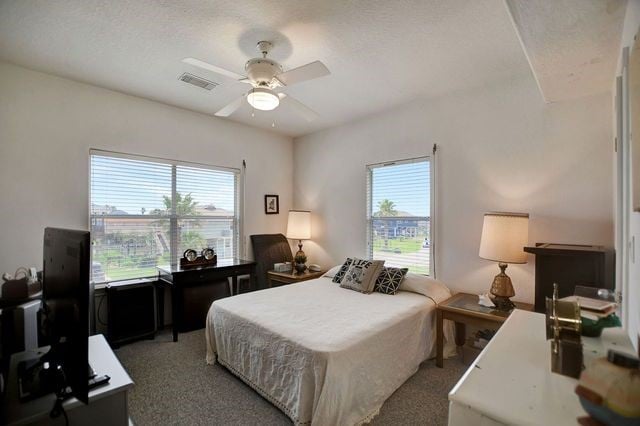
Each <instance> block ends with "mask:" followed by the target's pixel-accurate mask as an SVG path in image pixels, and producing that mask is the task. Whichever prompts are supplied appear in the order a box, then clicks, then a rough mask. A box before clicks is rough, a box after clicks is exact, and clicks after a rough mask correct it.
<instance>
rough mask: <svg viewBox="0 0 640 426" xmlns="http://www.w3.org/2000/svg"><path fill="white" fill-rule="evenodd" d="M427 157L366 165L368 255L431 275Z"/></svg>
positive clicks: (389, 264)
mask: <svg viewBox="0 0 640 426" xmlns="http://www.w3.org/2000/svg"><path fill="white" fill-rule="evenodd" d="M431 221H432V216H431V162H430V159H429V157H423V158H417V159H412V160H403V161H394V162H389V163H382V164H373V165H369V166H367V224H368V226H367V228H368V229H367V236H368V241H367V243H368V244H367V245H368V249H369V257H370V258H372V259H380V260H385V266H395V267H405V268H409V270H410V271H411V272H415V273H419V274H426V275H432V273H433V270H432V267H431V258H432V256H431V253H432V249H433V247H432V245H433V244H432V243H433V241H432V238H431Z"/></svg>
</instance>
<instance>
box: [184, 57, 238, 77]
mask: <svg viewBox="0 0 640 426" xmlns="http://www.w3.org/2000/svg"><path fill="white" fill-rule="evenodd" d="M182 62H184V63H185V64H189V65H193V66H194V67H198V68H202V69H205V70H207V71H211V72H215V73H216V74H220V75H224V76H225V77H229V78H232V79H234V80H243V79H245V78H246V77H245V76H243V75H240V74H236V73H235V72H233V71H229V70H226V69H224V68H220V67H217V66H215V65H211V64H209V63H207V62H204V61H201V60H200V59H196V58H184V59H183V60H182Z"/></svg>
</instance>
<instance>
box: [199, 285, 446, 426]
mask: <svg viewBox="0 0 640 426" xmlns="http://www.w3.org/2000/svg"><path fill="white" fill-rule="evenodd" d="M331 276H332V275H331V274H328V275H325V276H324V277H321V278H318V279H315V280H310V281H305V282H302V283H298V284H292V285H288V286H282V287H276V288H272V289H268V290H262V291H256V292H253V293H246V294H241V295H237V296H234V297H229V298H225V299H221V300H216V301H215V302H214V303H213V304H212V305H211V308H210V309H209V313H208V315H207V330H206V341H207V363H209V364H213V363H215V362H216V361H217V362H219V363H220V364H221V365H223V366H225V367H226V368H227V369H229V370H230V371H231V372H232V373H233V374H235V375H236V376H238V377H239V378H240V379H242V380H243V381H244V382H245V383H247V384H248V385H249V386H251V387H252V388H253V389H255V390H256V391H257V392H258V393H260V394H261V395H262V396H263V397H265V398H266V399H268V400H269V401H271V403H273V404H274V405H275V406H277V407H278V408H280V409H281V410H282V411H283V412H284V413H285V414H286V415H287V416H288V417H289V418H291V420H292V421H293V422H294V424H296V425H313V426H323V425H349V426H350V425H357V424H362V423H366V422H368V421H370V420H371V419H372V418H373V417H374V416H375V415H376V414H378V412H379V410H380V408H381V407H382V404H383V403H384V401H385V400H386V399H387V398H388V397H389V396H391V394H392V393H393V392H394V391H395V390H396V389H398V388H399V387H400V386H401V385H402V384H403V383H404V382H405V381H406V380H407V379H408V378H409V377H411V376H412V375H413V374H414V373H415V372H416V371H417V370H418V367H419V365H420V363H421V362H423V361H424V360H425V359H427V358H429V357H431V356H433V354H434V353H435V333H436V332H435V322H436V321H435V305H436V303H439V302H441V301H443V300H445V299H446V298H448V297H449V296H450V295H451V293H450V292H449V290H448V289H447V288H446V287H445V286H444V285H443V284H441V283H439V282H438V281H435V280H430V279H429V278H426V277H423V276H419V275H415V274H408V275H407V277H406V278H405V280H404V281H403V283H402V285H401V287H400V290H401V291H399V292H398V293H396V294H395V295H386V294H381V293H375V292H374V293H371V294H362V293H358V292H356V291H351V290H347V289H344V288H341V287H340V286H339V285H338V284H336V283H333V282H332V281H331ZM445 341H446V342H447V345H445V354H447V353H448V354H451V353H452V352H453V353H455V346H454V345H453V325H452V324H446V326H445Z"/></svg>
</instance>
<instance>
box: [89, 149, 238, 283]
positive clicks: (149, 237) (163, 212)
mask: <svg viewBox="0 0 640 426" xmlns="http://www.w3.org/2000/svg"><path fill="white" fill-rule="evenodd" d="M90 157H91V174H90V180H91V182H90V228H91V238H92V248H93V252H92V280H93V281H94V282H96V283H100V282H106V281H116V280H124V279H131V278H140V277H149V276H155V275H156V274H157V270H156V266H159V265H163V264H165V265H166V264H169V263H175V262H177V261H178V259H179V258H180V257H181V256H182V253H183V252H184V250H186V249H188V248H192V249H195V250H196V251H198V252H199V251H200V250H202V249H203V248H206V247H211V248H213V249H214V250H215V251H216V253H217V255H218V258H230V257H235V256H237V255H238V245H239V239H240V238H239V210H240V209H239V206H238V199H239V197H238V188H239V183H238V181H239V178H240V171H239V170H237V169H224V168H216V167H211V166H205V165H199V164H191V163H182V162H174V161H170V160H160V159H155V158H147V157H139V156H130V155H123V154H115V153H107V152H103V151H93V150H92V151H91V154H90Z"/></svg>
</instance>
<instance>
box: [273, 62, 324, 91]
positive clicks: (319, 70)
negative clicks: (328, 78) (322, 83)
mask: <svg viewBox="0 0 640 426" xmlns="http://www.w3.org/2000/svg"><path fill="white" fill-rule="evenodd" d="M329 74H331V72H329V69H328V68H327V67H326V66H325V65H324V64H323V63H322V62H320V61H315V62H311V63H309V64H307V65H302V66H301V67H298V68H294V69H292V70H289V71H287V72H283V73H281V74H278V75H277V76H276V78H277V79H278V81H279V82H280V83H282V85H283V86H291V85H294V84H296V83H300V82H303V81H307V80H313V79H314V78H318V77H324V76H325V75H329Z"/></svg>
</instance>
